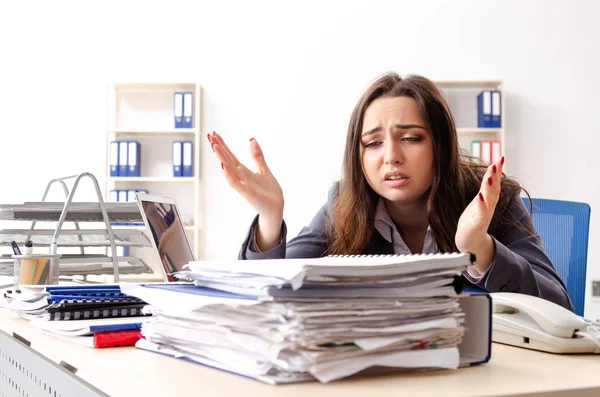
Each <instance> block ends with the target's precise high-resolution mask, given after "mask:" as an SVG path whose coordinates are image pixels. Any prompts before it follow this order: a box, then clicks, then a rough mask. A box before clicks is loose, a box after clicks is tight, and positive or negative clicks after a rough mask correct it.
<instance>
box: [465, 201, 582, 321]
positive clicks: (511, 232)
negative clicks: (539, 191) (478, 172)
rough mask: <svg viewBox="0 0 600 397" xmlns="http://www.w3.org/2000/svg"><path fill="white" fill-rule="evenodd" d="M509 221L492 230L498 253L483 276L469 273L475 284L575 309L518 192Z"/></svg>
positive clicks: (508, 211)
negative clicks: (531, 230) (530, 227)
mask: <svg viewBox="0 0 600 397" xmlns="http://www.w3.org/2000/svg"><path fill="white" fill-rule="evenodd" d="M504 219H505V221H506V220H507V221H508V225H504V226H501V225H498V227H496V228H495V229H496V230H495V231H494V232H492V231H491V230H490V235H491V237H492V240H493V241H494V245H495V249H496V255H495V257H494V261H493V262H492V264H491V265H490V267H489V268H488V270H487V271H486V272H485V274H484V275H483V276H482V277H480V278H475V277H472V276H470V275H469V274H467V273H465V277H466V278H467V279H468V280H469V281H470V282H471V283H473V284H474V285H476V286H477V287H479V288H482V289H484V290H486V291H489V292H499V291H502V292H504V291H506V292H518V293H522V294H527V295H533V296H537V297H540V298H543V299H546V300H549V301H551V302H554V303H556V304H559V305H561V306H563V307H565V308H567V309H569V310H571V311H573V304H572V303H571V300H570V299H569V295H568V294H567V289H566V287H565V285H564V283H563V281H562V280H561V279H560V277H559V276H558V274H557V273H556V270H555V269H554V265H552V262H551V261H550V259H549V258H548V256H547V255H546V253H545V252H544V248H543V245H542V243H541V240H540V237H539V234H537V233H536V234H535V235H531V234H529V233H528V232H527V231H526V230H525V225H530V224H532V223H531V216H530V215H529V212H528V211H527V208H526V207H525V204H524V203H523V200H522V199H521V198H520V197H519V196H518V195H517V196H516V197H515V198H514V199H512V200H511V201H510V202H509V204H508V205H507V207H506V210H505V211H504Z"/></svg>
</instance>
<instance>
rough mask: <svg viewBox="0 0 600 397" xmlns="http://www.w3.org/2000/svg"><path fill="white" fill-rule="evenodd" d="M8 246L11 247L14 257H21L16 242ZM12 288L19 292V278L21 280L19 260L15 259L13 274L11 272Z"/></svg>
mask: <svg viewBox="0 0 600 397" xmlns="http://www.w3.org/2000/svg"><path fill="white" fill-rule="evenodd" d="M10 245H11V246H12V249H13V252H14V253H15V255H21V250H20V249H19V246H18V245H17V242H16V241H14V240H13V241H12V242H11V243H10ZM13 273H14V274H13V286H14V287H15V291H18V290H19V278H21V260H20V259H16V258H15V267H14V272H13Z"/></svg>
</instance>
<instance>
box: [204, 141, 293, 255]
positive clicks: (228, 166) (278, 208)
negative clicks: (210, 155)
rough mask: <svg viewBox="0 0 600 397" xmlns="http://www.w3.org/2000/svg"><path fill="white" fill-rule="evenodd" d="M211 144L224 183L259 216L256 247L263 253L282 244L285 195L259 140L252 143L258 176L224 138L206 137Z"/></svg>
mask: <svg viewBox="0 0 600 397" xmlns="http://www.w3.org/2000/svg"><path fill="white" fill-rule="evenodd" d="M207 137H208V141H209V142H210V144H211V147H212V149H213V151H214V152H215V154H216V155H217V159H218V160H219V161H220V162H221V168H223V173H224V174H225V179H227V182H228V183H229V185H230V186H231V187H232V188H234V189H235V190H236V191H237V192H238V193H239V194H240V195H241V196H242V197H243V198H244V199H245V200H246V201H247V202H248V203H249V204H250V205H251V206H252V207H254V209H255V210H256V212H258V215H259V230H260V233H259V234H257V243H258V245H259V248H260V249H261V250H263V251H264V250H266V249H270V248H272V246H273V243H274V242H275V241H276V242H277V243H278V242H279V234H280V230H281V222H282V220H283V205H284V200H283V191H282V190H281V186H279V183H278V182H277V179H275V177H274V176H273V174H272V173H271V170H270V169H269V167H268V166H267V163H266V162H265V158H264V156H263V152H262V150H261V148H260V146H259V145H258V142H257V141H256V139H254V138H252V139H250V154H251V155H252V158H253V159H254V163H255V164H256V168H257V170H258V171H257V172H252V171H251V170H249V169H248V168H247V167H246V166H245V165H244V164H242V163H240V161H239V160H238V159H237V157H236V156H235V155H234V154H233V153H232V152H231V150H229V147H227V144H226V143H225V141H224V140H223V138H222V137H221V135H219V134H217V133H216V132H213V133H212V134H207Z"/></svg>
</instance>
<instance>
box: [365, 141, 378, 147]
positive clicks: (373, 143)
mask: <svg viewBox="0 0 600 397" xmlns="http://www.w3.org/2000/svg"><path fill="white" fill-rule="evenodd" d="M379 145H381V142H379V141H374V142H369V143H367V144H366V145H365V147H376V146H379Z"/></svg>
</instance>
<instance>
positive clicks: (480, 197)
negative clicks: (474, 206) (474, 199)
mask: <svg viewBox="0 0 600 397" xmlns="http://www.w3.org/2000/svg"><path fill="white" fill-rule="evenodd" d="M479 200H481V201H483V194H481V192H479Z"/></svg>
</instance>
